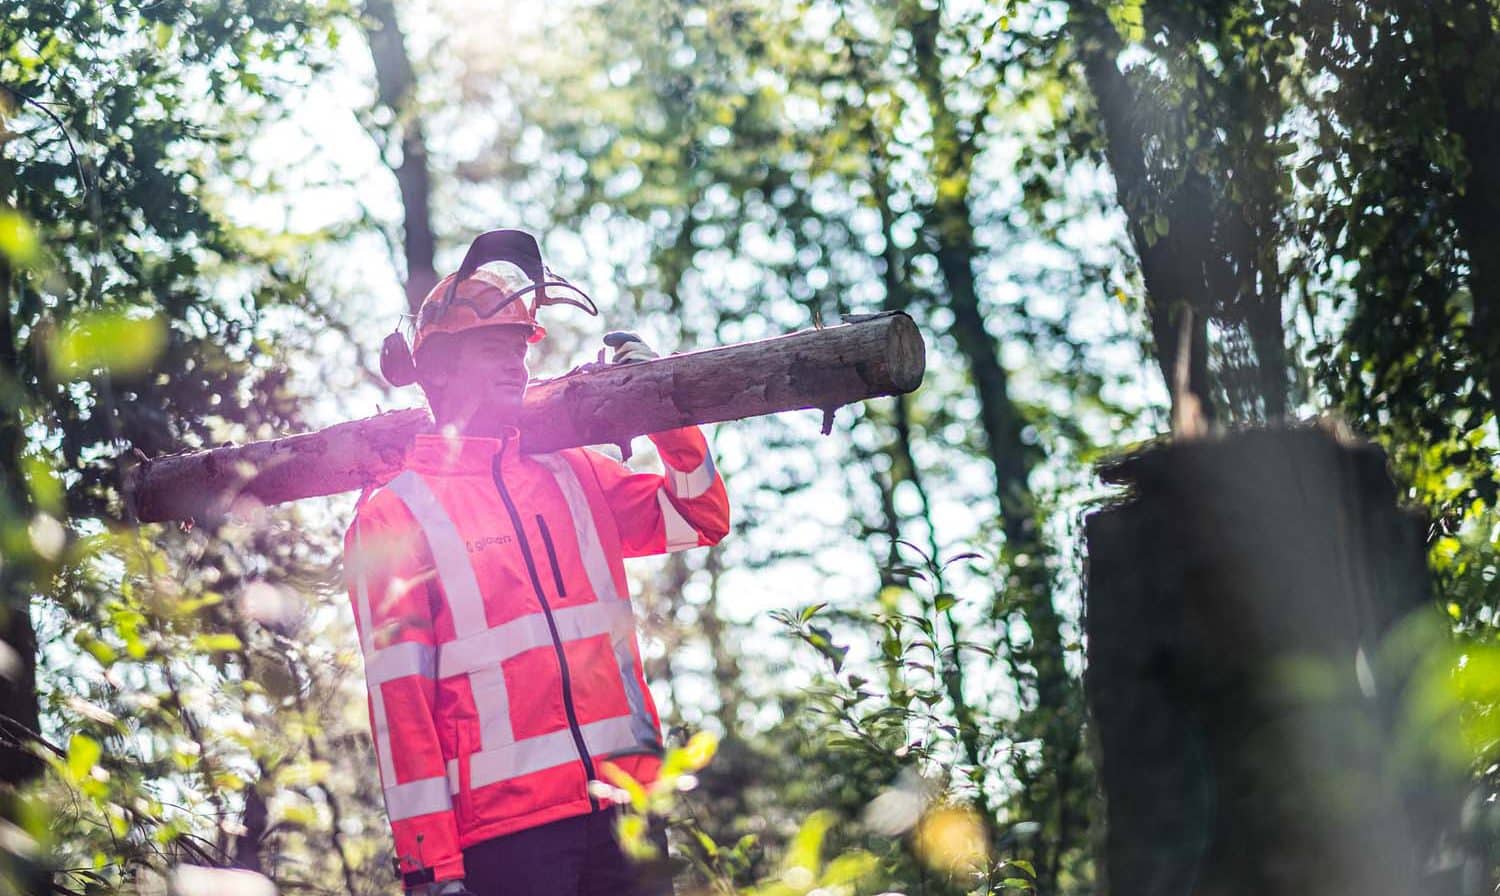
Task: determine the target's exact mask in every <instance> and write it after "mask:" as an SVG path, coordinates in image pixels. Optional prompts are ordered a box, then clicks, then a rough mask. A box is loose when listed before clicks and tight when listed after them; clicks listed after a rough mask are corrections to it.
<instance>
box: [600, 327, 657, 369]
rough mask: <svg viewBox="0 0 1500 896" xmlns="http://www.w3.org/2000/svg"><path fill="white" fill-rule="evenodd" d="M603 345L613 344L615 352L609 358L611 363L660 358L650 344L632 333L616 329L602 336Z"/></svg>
mask: <svg viewBox="0 0 1500 896" xmlns="http://www.w3.org/2000/svg"><path fill="white" fill-rule="evenodd" d="M604 344H605V345H613V346H614V350H615V354H614V357H612V358H610V359H609V360H610V363H611V364H628V363H630V362H631V361H650V360H651V359H653V358H660V357H661V355H658V354H657V353H656V352H655V351H654V350H653V349H652V348H651V346H649V345H647V344H646V343H645V342H643V341H642V340H641V337H639V336H637V335H635V334H634V333H624V332H619V331H616V332H614V333H610V334H609V335H608V336H605V337H604Z"/></svg>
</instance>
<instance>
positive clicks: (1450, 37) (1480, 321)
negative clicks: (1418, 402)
mask: <svg viewBox="0 0 1500 896" xmlns="http://www.w3.org/2000/svg"><path fill="white" fill-rule="evenodd" d="M1424 11H1425V12H1426V13H1427V15H1428V16H1430V21H1431V22H1432V27H1433V29H1434V37H1435V40H1434V41H1433V44H1434V47H1435V48H1442V51H1441V52H1446V51H1447V49H1448V48H1452V47H1467V48H1468V52H1466V53H1461V54H1458V56H1459V58H1458V59H1452V58H1449V57H1447V56H1438V55H1437V54H1438V51H1434V52H1433V53H1432V54H1431V55H1432V57H1433V58H1432V59H1430V61H1429V63H1428V64H1429V65H1432V66H1439V65H1441V66H1443V67H1442V68H1441V70H1440V71H1439V73H1438V75H1437V77H1439V78H1440V79H1441V81H1440V83H1439V84H1438V85H1437V87H1438V93H1439V95H1440V96H1441V97H1442V100H1443V105H1444V109H1445V111H1446V113H1447V117H1448V127H1449V128H1451V129H1452V131H1453V133H1454V134H1456V135H1457V136H1458V138H1459V140H1460V141H1461V142H1462V144H1463V148H1464V157H1465V160H1466V161H1467V162H1468V164H1469V171H1468V177H1467V178H1465V180H1464V185H1463V187H1464V188H1463V189H1462V190H1461V191H1459V193H1458V194H1457V195H1456V196H1455V197H1454V200H1453V202H1454V210H1455V212H1456V214H1455V217H1456V218H1457V223H1458V229H1459V240H1460V242H1461V244H1462V245H1463V247H1464V251H1465V252H1466V253H1467V254H1468V256H1469V278H1468V283H1469V294H1470V297H1471V299H1472V301H1473V303H1474V316H1473V319H1472V322H1471V325H1470V327H1469V329H1468V334H1469V345H1470V347H1471V349H1472V351H1473V352H1474V357H1475V358H1476V359H1478V361H1479V364H1480V369H1481V371H1482V375H1483V376H1484V378H1485V380H1486V383H1485V386H1486V388H1487V389H1488V391H1489V395H1490V404H1491V405H1492V407H1493V408H1494V411H1495V415H1496V416H1497V417H1500V78H1497V77H1496V76H1495V75H1494V74H1493V73H1492V71H1491V70H1490V67H1489V65H1488V64H1487V63H1486V60H1489V59H1490V56H1489V54H1490V53H1492V51H1493V47H1494V45H1495V40H1496V37H1497V35H1496V33H1495V27H1494V20H1493V18H1492V16H1493V13H1492V11H1491V7H1490V5H1489V4H1470V3H1458V4H1442V5H1441V6H1439V7H1438V8H1437V9H1435V10H1434V9H1430V8H1427V7H1425V6H1424Z"/></svg>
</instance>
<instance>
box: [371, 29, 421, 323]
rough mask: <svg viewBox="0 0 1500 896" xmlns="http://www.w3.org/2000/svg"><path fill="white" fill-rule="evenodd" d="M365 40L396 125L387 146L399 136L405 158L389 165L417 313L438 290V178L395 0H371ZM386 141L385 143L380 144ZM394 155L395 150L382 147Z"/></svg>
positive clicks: (410, 302) (411, 306)
mask: <svg viewBox="0 0 1500 896" xmlns="http://www.w3.org/2000/svg"><path fill="white" fill-rule="evenodd" d="M365 17H366V18H365V23H364V30H365V39H366V41H368V42H369V44H370V58H371V59H372V60H373V61H374V63H375V82H376V90H377V97H378V102H379V103H380V105H381V106H384V107H385V108H386V109H388V110H389V111H390V114H391V116H392V123H391V128H390V132H389V134H388V135H386V138H385V141H384V142H387V143H388V142H389V140H390V138H391V136H395V135H399V137H400V140H401V158H400V159H399V160H398V161H395V162H391V161H390V160H389V159H387V164H389V165H390V166H391V171H392V173H394V174H395V175H396V185H397V187H398V188H399V189H400V191H401V212H402V246H401V248H402V254H403V255H404V256H405V260H406V305H407V309H408V310H410V311H411V312H412V313H413V314H415V313H416V311H417V309H418V308H420V307H421V305H422V299H423V297H425V296H426V295H427V293H428V291H430V290H431V289H432V287H434V286H436V285H437V281H438V276H437V269H436V267H435V266H434V265H435V262H434V258H435V255H436V244H437V241H436V238H435V237H434V236H433V231H432V173H431V172H430V171H429V170H428V166H427V137H426V134H425V133H424V132H423V129H422V115H421V112H420V110H419V109H418V107H417V103H416V84H417V78H416V74H415V72H414V71H413V70H412V64H411V57H410V55H408V53H407V52H406V38H405V36H404V35H403V34H402V32H401V23H400V21H399V20H398V19H397V18H396V7H395V4H394V3H392V2H391V0H366V3H365ZM377 142H380V141H377ZM381 149H382V153H383V154H387V155H388V154H389V151H390V150H389V147H388V146H382V147H381Z"/></svg>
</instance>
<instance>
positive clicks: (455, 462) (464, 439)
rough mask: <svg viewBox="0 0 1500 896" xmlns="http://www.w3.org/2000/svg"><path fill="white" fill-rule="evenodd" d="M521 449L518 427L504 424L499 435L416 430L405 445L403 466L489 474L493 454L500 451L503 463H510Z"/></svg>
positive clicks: (442, 472)
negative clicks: (489, 435) (404, 464)
mask: <svg viewBox="0 0 1500 896" xmlns="http://www.w3.org/2000/svg"><path fill="white" fill-rule="evenodd" d="M520 450H521V431H520V430H519V429H517V428H516V427H514V426H507V427H505V430H504V434H503V435H502V436H501V437H500V438H489V437H486V436H463V435H457V434H448V433H441V432H432V433H419V434H418V435H417V437H416V439H415V440H413V442H412V444H411V447H409V448H407V449H406V466H407V467H408V468H409V469H412V470H416V471H418V472H420V473H437V474H446V475H450V476H452V475H457V474H463V473H484V474H486V475H488V474H489V472H490V464H491V462H492V460H493V458H494V457H495V455H497V454H499V455H501V459H502V463H509V462H510V461H513V460H515V457H516V455H517V454H518V453H519V452H520Z"/></svg>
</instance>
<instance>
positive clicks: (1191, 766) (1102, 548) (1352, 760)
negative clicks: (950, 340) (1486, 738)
mask: <svg viewBox="0 0 1500 896" xmlns="http://www.w3.org/2000/svg"><path fill="white" fill-rule="evenodd" d="M1105 478H1106V480H1110V481H1114V482H1118V483H1121V484H1125V485H1128V486H1130V488H1131V492H1130V494H1129V495H1128V496H1127V497H1126V499H1125V500H1123V501H1121V502H1119V503H1117V504H1115V505H1114V506H1112V507H1110V508H1108V509H1105V510H1101V511H1098V512H1096V513H1094V514H1092V515H1090V517H1089V518H1088V520H1087V526H1086V528H1087V540H1088V557H1089V559H1088V567H1087V570H1088V591H1087V594H1088V598H1087V602H1086V610H1085V616H1084V633H1085V636H1086V642H1087V644H1088V648H1087V650H1088V663H1087V669H1086V671H1085V673H1084V684H1085V692H1086V694H1087V696H1088V701H1089V707H1090V712H1091V716H1092V719H1093V726H1094V733H1095V738H1096V743H1097V744H1098V751H1099V756H1098V759H1099V762H1098V766H1099V770H1100V779H1101V783H1102V785H1103V790H1104V795H1105V804H1106V807H1107V808H1106V812H1105V830H1106V837H1105V841H1104V848H1103V851H1102V855H1101V859H1102V866H1103V868H1104V869H1105V870H1106V871H1107V881H1106V882H1104V883H1105V886H1104V891H1105V892H1109V893H1111V894H1112V896H1231V894H1236V896H1237V894H1242V893H1276V894H1282V896H1314V894H1316V896H1416V894H1419V893H1434V892H1458V890H1457V889H1455V888H1454V887H1452V886H1446V885H1439V884H1438V882H1437V880H1436V878H1435V877H1434V876H1433V875H1434V874H1435V873H1436V868H1437V867H1438V866H1439V865H1440V864H1441V863H1439V862H1437V861H1436V860H1437V859H1438V858H1439V857H1440V855H1441V854H1442V849H1443V847H1442V843H1443V842H1444V838H1445V837H1446V836H1451V835H1452V834H1453V833H1454V832H1455V831H1456V829H1457V824H1458V817H1459V805H1460V802H1461V799H1462V791H1461V789H1460V788H1459V786H1458V785H1460V784H1461V781H1462V778H1461V775H1459V776H1457V777H1455V776H1454V775H1453V774H1452V769H1448V770H1446V771H1445V770H1443V769H1441V768H1439V767H1437V766H1436V765H1434V764H1430V763H1423V762H1421V761H1416V760H1414V759H1413V758H1412V755H1410V754H1409V751H1408V753H1406V754H1403V753H1402V752H1401V748H1400V747H1399V745H1400V744H1402V743H1410V742H1411V740H1410V738H1411V737H1412V736H1413V735H1415V736H1417V738H1418V741H1419V742H1421V743H1427V742H1429V739H1430V742H1434V743H1442V742H1443V738H1445V737H1451V736H1456V732H1454V731H1452V730H1449V729H1447V728H1445V727H1444V725H1443V724H1442V723H1441V722H1440V721H1439V720H1432V721H1430V722H1429V721H1426V720H1424V721H1423V722H1422V723H1421V724H1422V725H1423V726H1424V727H1422V728H1420V729H1418V730H1412V729H1410V727H1407V728H1403V727H1402V725H1403V723H1402V722H1401V719H1402V718H1403V716H1404V715H1405V713H1404V712H1403V707H1407V706H1409V705H1410V702H1409V701H1410V700H1411V699H1412V694H1413V689H1414V688H1415V687H1416V685H1415V683H1414V681H1413V680H1412V678H1411V675H1412V672H1413V670H1412V668H1411V666H1412V663H1411V661H1410V660H1409V659H1408V660H1407V661H1405V662H1402V661H1401V660H1400V657H1401V656H1402V652H1401V650H1394V649H1393V647H1394V646H1397V645H1402V644H1405V643H1406V641H1405V639H1406V638H1409V636H1410V634H1411V632H1412V628H1411V625H1412V624H1414V623H1416V622H1418V621H1420V619H1421V617H1423V616H1424V615H1425V616H1428V617H1431V618H1430V620H1429V621H1430V622H1431V623H1433V624H1438V625H1439V627H1441V620H1439V619H1438V618H1437V615H1438V614H1437V612H1436V610H1435V608H1433V607H1432V606H1431V604H1430V601H1429V599H1428V594H1429V589H1428V573H1427V568H1426V562H1425V557H1424V550H1423V526H1422V522H1421V520H1420V519H1419V518H1418V517H1417V516H1416V515H1414V514H1412V513H1409V512H1407V511H1404V510H1402V509H1401V508H1400V507H1398V504H1397V492H1396V489H1395V487H1394V485H1393V483H1392V482H1391V479H1390V476H1389V474H1388V473H1387V472H1386V463H1385V456H1384V454H1383V453H1382V452H1381V451H1380V449H1378V448H1376V447H1375V446H1373V445H1370V444H1368V443H1365V442H1360V441H1357V440H1354V439H1352V438H1349V437H1347V436H1345V435H1342V434H1334V433H1330V432H1329V431H1327V430H1326V429H1321V428H1295V429H1272V430H1248V431H1243V432H1238V433H1234V434H1232V435H1230V436H1227V437H1225V438H1222V439H1211V440H1199V441H1189V442H1176V443H1173V444H1169V445H1164V446H1158V447H1155V448H1152V449H1150V450H1149V451H1146V452H1144V453H1142V454H1140V455H1137V456H1135V457H1132V458H1130V459H1128V460H1126V461H1124V462H1122V463H1119V464H1116V465H1114V466H1113V467H1112V468H1110V469H1107V470H1106V471H1105ZM1398 633H1399V634H1398ZM1416 718H1421V717H1420V716H1415V717H1409V720H1408V722H1406V723H1405V724H1406V725H1408V726H1410V724H1411V720H1412V719H1416ZM1449 883H1451V881H1450V882H1449Z"/></svg>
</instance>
